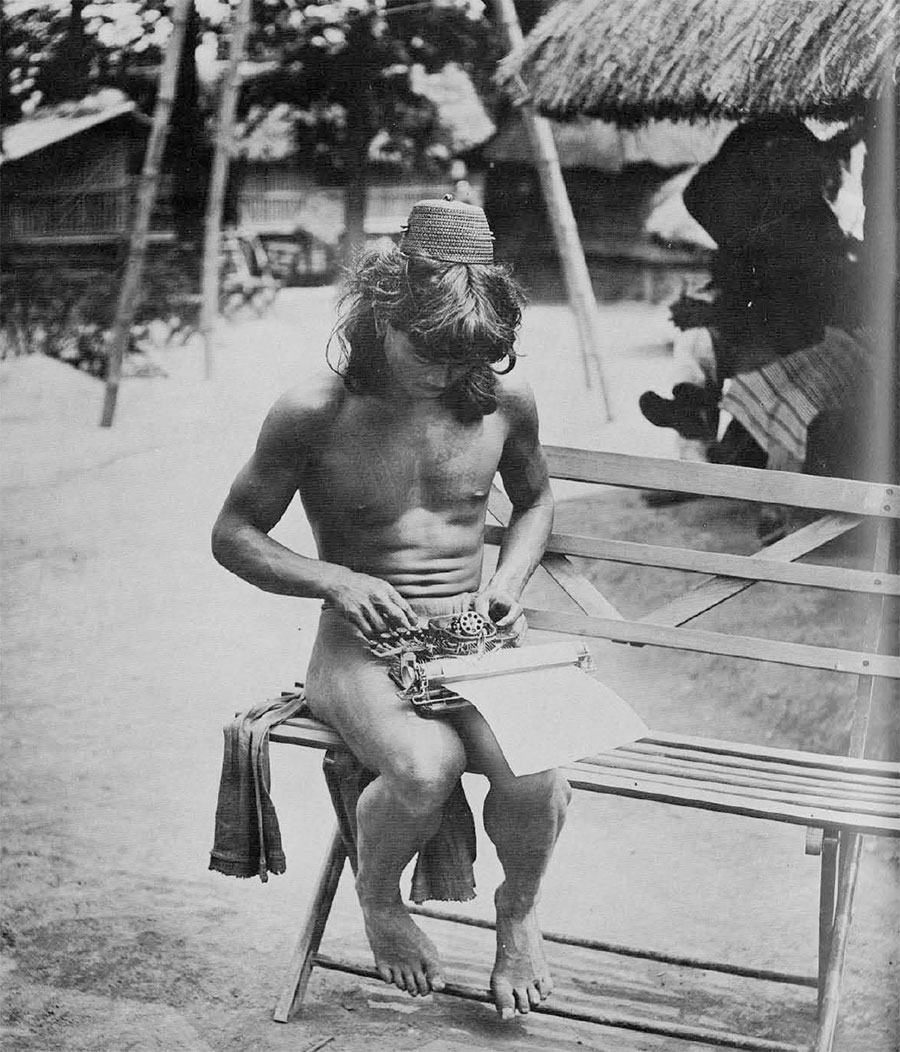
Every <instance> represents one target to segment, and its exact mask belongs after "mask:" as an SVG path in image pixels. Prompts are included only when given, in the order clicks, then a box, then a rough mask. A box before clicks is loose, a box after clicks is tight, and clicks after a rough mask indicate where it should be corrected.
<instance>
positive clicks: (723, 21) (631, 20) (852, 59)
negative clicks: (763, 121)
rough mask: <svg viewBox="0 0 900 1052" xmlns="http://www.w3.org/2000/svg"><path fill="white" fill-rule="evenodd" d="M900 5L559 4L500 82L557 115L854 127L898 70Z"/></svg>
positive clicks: (777, 1)
mask: <svg viewBox="0 0 900 1052" xmlns="http://www.w3.org/2000/svg"><path fill="white" fill-rule="evenodd" d="M898 25H900V0H790V2H787V3H786V2H785V0H604V2H603V3H599V2H598V0H559V2H558V3H557V4H556V6H555V7H553V8H552V9H551V10H550V11H549V12H548V13H547V14H546V15H545V16H544V17H543V18H542V19H541V20H540V21H539V22H538V24H537V25H536V26H535V27H534V29H533V30H532V31H531V32H530V33H529V34H528V36H527V37H526V38H525V41H524V43H523V44H522V45H521V46H520V47H519V48H517V49H516V50H515V51H514V52H513V53H512V54H511V55H509V56H508V57H507V58H506V59H504V61H503V62H502V63H501V65H500V71H499V73H498V80H499V83H500V84H501V86H502V87H503V88H504V89H505V90H506V91H507V92H509V94H510V95H511V96H512V97H513V98H514V99H517V100H519V101H527V102H531V103H533V104H534V105H535V106H537V108H538V109H539V110H540V111H541V112H543V113H544V114H546V115H547V116H556V117H563V118H569V117H573V116H575V115H579V114H580V115H586V116H593V117H602V118H604V119H606V120H617V121H619V122H624V123H639V122H641V121H644V120H646V119H647V118H649V117H659V118H674V119H695V118H697V117H713V118H727V119H734V120H742V119H746V118H748V117H752V116H760V115H762V114H773V113H775V114H785V115H793V116H799V117H805V116H816V117H820V118H823V119H833V120H846V119H850V118H853V117H855V116H857V115H859V114H860V113H861V112H862V111H863V109H864V107H865V104H866V101H867V100H868V99H870V98H872V97H874V96H876V95H878V94H879V93H880V92H881V90H882V88H883V86H884V85H885V83H886V82H887V77H888V76H889V74H890V73H891V72H892V71H896V70H897V69H898V67H900V56H898V48H897V38H898V29H897V27H898Z"/></svg>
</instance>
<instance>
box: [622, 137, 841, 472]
mask: <svg viewBox="0 0 900 1052" xmlns="http://www.w3.org/2000/svg"><path fill="white" fill-rule="evenodd" d="M849 141H850V140H849V139H848V138H847V137H844V136H842V137H835V138H834V139H833V140H829V141H826V142H820V141H819V140H817V139H816V138H815V136H814V135H813V134H812V133H811V132H810V131H809V130H808V129H807V128H806V127H805V125H803V124H802V122H800V121H798V120H794V119H793V118H780V117H768V118H763V119H759V120H756V121H751V122H749V123H747V124H745V125H742V126H740V127H738V128H736V129H735V130H734V131H733V132H732V133H731V134H730V135H729V136H728V138H727V139H726V140H725V142H724V143H723V145H722V147H721V149H720V151H719V153H718V154H717V155H716V157H715V158H713V160H712V161H710V162H709V163H708V164H706V165H704V166H703V167H702V168H701V169H700V170H699V171H698V173H697V174H696V175H695V176H694V178H693V179H692V180H691V182H690V183H689V184H688V186H687V188H686V190H685V192H684V201H685V206H686V207H687V209H688V211H689V212H690V213H691V215H692V216H693V217H694V218H695V219H696V220H697V221H698V222H699V223H700V224H701V225H702V226H703V227H704V229H705V230H707V232H708V233H709V234H710V236H711V237H713V238H714V240H715V241H716V243H717V245H718V250H717V251H716V254H715V256H714V259H713V263H712V268H711V270H712V277H711V281H710V282H709V284H708V286H707V287H706V289H705V290H704V291H705V293H706V296H705V298H704V299H699V298H692V297H689V296H686V295H683V296H682V297H681V298H680V299H679V300H678V301H677V302H676V303H675V304H673V307H672V320H673V321H674V323H675V325H676V326H677V327H678V328H679V329H680V330H681V332H680V334H679V337H678V338H677V340H676V342H675V360H674V363H673V364H674V368H675V372H676V376H675V382H674V384H673V388H672V398H671V399H666V398H663V397H662V396H660V395H658V394H656V393H655V392H653V391H648V392H645V393H644V395H642V397H641V399H640V407H641V411H642V412H643V414H644V416H645V417H646V418H647V419H648V420H650V422H651V423H653V424H656V425H657V426H660V427H672V428H674V429H675V430H676V431H677V432H678V434H679V435H680V436H682V438H683V439H684V440H687V441H686V443H685V444H684V445H683V446H682V453H683V454H684V455H686V456H687V457H688V458H690V459H697V457H698V455H699V456H700V457H701V458H705V459H707V460H710V461H712V462H715V463H725V464H738V465H742V466H748V467H765V466H769V467H782V468H783V467H784V466H785V464H786V463H787V462H786V461H784V462H783V461H782V459H781V458H779V457H778V456H775V457H774V458H773V457H772V450H771V448H770V445H771V443H770V441H769V436H768V435H767V434H766V433H765V431H764V428H762V427H761V426H760V423H761V420H760V414H759V413H756V414H755V416H754V415H750V414H747V413H744V412H743V409H742V407H741V404H740V402H739V401H737V400H735V399H732V400H731V401H729V398H728V394H727V391H728V389H729V388H730V386H731V384H730V381H732V380H733V379H734V378H736V377H744V376H755V375H762V373H761V371H763V370H765V369H766V368H767V367H768V366H770V365H771V364H772V363H774V362H777V361H779V360H780V359H788V358H792V357H793V356H794V355H795V354H796V353H797V352H800V351H803V350H804V349H806V348H812V347H815V346H821V347H825V346H826V345H828V346H829V348H833V346H834V340H833V339H832V338H831V337H830V336H829V337H826V333H827V332H829V331H830V328H829V327H832V328H842V329H844V330H846V331H848V332H849V331H852V329H853V328H854V326H855V325H856V324H857V321H858V317H857V316H858V311H859V303H860V297H859V294H858V289H857V287H856V286H857V273H858V270H857V268H856V266H855V261H854V258H853V245H854V242H853V241H852V239H850V238H847V237H846V236H845V234H844V233H843V231H842V229H841V227H840V224H839V223H838V220H837V218H836V216H835V214H834V212H833V211H832V210H831V208H830V207H829V204H828V201H829V200H830V199H832V198H834V197H835V196H836V193H837V189H838V188H839V186H840V179H841V165H840V158H841V157H842V156H843V154H844V153H845V152H846V150H847V149H848V143H849ZM827 355H828V360H829V362H830V361H832V360H833V359H834V357H835V356H834V353H833V351H832V350H831V349H829V350H828V352H827ZM808 357H809V362H807V363H806V365H805V368H806V370H807V371H808V370H809V369H810V368H812V367H813V366H812V365H811V364H810V363H812V362H814V361H817V360H818V356H817V355H815V354H810V355H808ZM786 368H787V370H788V372H792V370H791V369H790V367H789V366H786ZM826 368H827V367H826ZM776 372H777V370H776ZM793 372H796V370H793ZM822 372H823V374H824V369H823V370H822ZM777 375H778V378H779V380H778V382H779V383H781V384H782V385H784V384H785V379H784V376H782V374H781V373H778V374H777ZM765 383H766V378H765V376H764V375H762V379H761V381H760V384H761V385H764V384H765ZM799 386H800V387H802V386H803V383H802V381H801V382H800V385H799ZM817 386H822V384H819V385H817ZM723 390H724V391H725V392H726V393H725V400H724V401H723V399H722V395H723ZM786 397H788V398H789V392H786ZM839 397H840V396H839V395H836V394H834V395H833V394H832V393H831V392H829V394H828V395H827V396H826V395H824V394H823V398H822V399H821V400H822V402H823V406H822V407H823V408H832V407H833V403H834V402H835V400H836V399H837V398H839ZM744 401H747V399H744ZM729 407H730V408H729ZM720 409H725V410H726V411H730V412H731V415H732V416H733V417H734V419H732V420H731V422H730V423H729V425H728V427H727V428H726V430H725V433H724V434H723V435H722V436H721V438H720V439H717V433H718V425H719V410H720ZM760 412H762V410H761V411H760ZM688 443H690V445H688ZM802 467H803V465H802V459H801V463H800V465H799V466H797V465H796V458H795V460H794V461H793V462H792V463H791V468H790V470H802Z"/></svg>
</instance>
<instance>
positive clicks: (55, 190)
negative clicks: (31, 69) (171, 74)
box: [0, 91, 174, 262]
mask: <svg viewBox="0 0 900 1052" xmlns="http://www.w3.org/2000/svg"><path fill="white" fill-rule="evenodd" d="M149 125H150V121H149V118H147V117H146V116H144V114H142V113H141V112H140V111H139V110H138V109H137V106H136V105H135V103H134V102H132V101H130V100H129V99H126V98H125V97H124V96H123V95H121V93H119V92H115V91H104V92H99V93H98V94H97V95H94V96H89V97H87V98H85V99H83V100H81V101H79V102H72V103H61V104H59V105H57V106H54V107H48V108H47V109H46V110H45V111H41V110H38V111H36V112H35V114H34V115H33V116H31V117H26V118H24V119H23V120H21V121H19V122H17V123H16V124H12V125H9V126H8V127H6V128H4V130H3V151H2V155H0V164H2V167H3V181H4V192H3V203H2V237H3V243H4V245H5V247H6V252H5V253H4V255H5V256H6V258H7V259H8V258H9V256H10V254H14V255H15V257H16V258H18V259H21V258H23V257H28V256H35V255H43V256H45V257H49V256H59V257H61V258H66V259H69V260H72V261H73V262H78V261H83V260H84V259H85V258H97V259H102V258H108V257H109V256H110V255H111V253H115V251H116V246H118V245H120V244H121V242H122V241H123V240H124V239H125V238H127V236H128V232H129V229H130V222H131V215H132V209H133V206H134V201H135V197H136V192H137V182H138V177H139V174H140V168H141V158H142V156H143V152H144V147H145V145H146V140H147V135H148V133H149ZM158 200H159V204H158V206H157V209H156V212H155V214H154V217H153V224H152V230H151V235H150V236H151V239H152V240H154V241H157V242H159V241H171V240H172V238H173V237H174V231H173V226H172V217H171V209H170V207H169V204H170V181H169V180H168V179H167V178H166V177H165V176H164V177H163V180H162V186H161V188H160V194H159V197H158Z"/></svg>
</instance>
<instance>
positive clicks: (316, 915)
mask: <svg viewBox="0 0 900 1052" xmlns="http://www.w3.org/2000/svg"><path fill="white" fill-rule="evenodd" d="M346 859H347V851H346V849H345V848H344V840H343V838H342V836H341V833H340V829H339V828H338V827H337V826H336V827H335V829H334V832H333V833H332V834H331V844H330V846H329V848H328V854H327V855H326V856H325V861H324V863H323V864H322V869H321V871H320V873H319V879H318V882H317V883H316V891H315V895H314V897H313V901H312V904H311V905H310V907H309V912H308V913H307V915H306V923H305V924H304V925H303V932H302V934H301V935H300V939H299V940H298V942H297V948H296V949H295V950H294V956H293V957H292V958H291V963H290V966H289V969H288V978H287V981H286V983H285V985H284V988H283V989H282V992H281V996H280V997H279V998H278V1003H277V1004H276V1005H275V1012H274V1014H273V1018H274V1020H275V1022H276V1023H286V1022H287V1021H288V1019H290V1017H291V1014H292V1012H293V1010H294V1005H295V1003H296V1004H297V1005H298V1006H299V1005H300V1004H302V1002H303V997H304V995H305V994H306V984H307V983H308V982H309V976H310V973H311V972H312V967H313V957H314V956H315V955H316V953H317V952H318V949H319V943H320V942H321V941H322V936H323V935H324V934H325V925H326V923H327V922H328V915H329V913H330V912H331V904H332V903H333V902H334V896H335V894H336V892H337V889H338V884H339V883H340V879H341V873H342V872H343V870H344V862H345V861H346Z"/></svg>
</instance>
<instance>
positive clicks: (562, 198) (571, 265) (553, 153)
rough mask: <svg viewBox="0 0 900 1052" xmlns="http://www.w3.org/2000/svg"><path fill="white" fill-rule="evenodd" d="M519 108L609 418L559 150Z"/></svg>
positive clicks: (516, 33)
mask: <svg viewBox="0 0 900 1052" xmlns="http://www.w3.org/2000/svg"><path fill="white" fill-rule="evenodd" d="M492 4H493V7H494V13H495V16H496V18H497V21H498V22H499V23H500V27H501V29H502V30H503V35H504V39H505V43H506V46H507V48H508V49H509V50H510V51H512V49H513V48H514V47H516V46H517V45H519V44H521V42H522V40H523V37H522V27H521V26H520V25H519V18H518V15H517V14H516V9H515V5H514V3H513V0H492ZM520 112H521V114H522V120H523V121H524V123H525V130H526V132H527V133H528V139H529V142H530V143H531V152H532V155H533V157H534V162H535V166H536V168H537V171H538V177H539V178H540V181H541V189H542V190H543V194H544V201H545V203H546V205H547V211H548V213H549V215H550V223H551V225H552V227H553V235H554V238H555V239H556V247H557V249H558V251H559V257H560V261H561V262H562V268H563V278H564V280H565V283H566V291H567V292H568V294H569V304H570V306H571V308H572V313H573V314H574V316H575V324H576V327H577V329H578V342H579V344H580V346H581V354H582V361H583V364H584V375H585V381H586V383H587V386H588V387H591V385H592V376H591V364H592V363H593V365H594V367H595V368H596V370H597V374H598V380H599V382H600V397H601V399H602V400H603V408H604V411H605V413H606V419H607V420H611V419H612V410H611V408H610V402H609V396H608V394H607V389H606V388H607V385H606V383H605V381H604V378H603V368H602V363H601V361H600V357H599V351H598V348H599V347H600V321H599V318H598V317H597V301H596V299H595V298H594V289H593V286H592V285H591V277H590V274H589V273H588V267H587V262H586V260H585V258H584V249H583V248H582V245H581V239H580V238H579V236H578V225H577V224H576V222H575V215H574V213H573V212H572V204H571V202H570V201H569V195H568V192H567V190H566V184H565V181H564V180H563V176H562V169H561V168H560V164H559V155H558V154H557V150H556V143H555V142H554V140H553V132H552V129H551V127H550V122H549V121H547V120H546V119H545V118H544V117H541V116H539V115H538V114H537V113H536V112H535V110H534V107H533V106H530V105H528V104H527V103H526V104H524V105H522V106H521V107H520Z"/></svg>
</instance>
